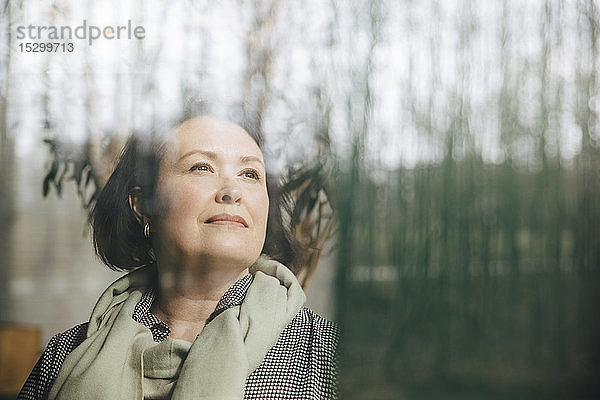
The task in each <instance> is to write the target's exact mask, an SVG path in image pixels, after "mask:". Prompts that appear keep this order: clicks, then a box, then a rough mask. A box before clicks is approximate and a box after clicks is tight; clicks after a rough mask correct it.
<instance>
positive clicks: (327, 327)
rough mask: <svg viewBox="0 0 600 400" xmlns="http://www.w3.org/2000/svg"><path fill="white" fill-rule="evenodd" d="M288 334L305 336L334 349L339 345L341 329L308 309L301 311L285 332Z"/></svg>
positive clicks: (304, 308)
mask: <svg viewBox="0 0 600 400" xmlns="http://www.w3.org/2000/svg"><path fill="white" fill-rule="evenodd" d="M286 331H287V333H288V334H292V335H293V334H294V333H295V334H301V335H302V334H304V335H305V336H306V337H307V338H311V339H312V340H313V341H315V340H316V341H317V342H320V343H322V344H328V345H330V346H332V347H334V346H335V345H337V341H338V338H339V329H338V326H337V324H335V323H333V322H331V321H329V320H328V319H326V318H323V317H322V316H320V315H319V314H317V313H316V312H314V311H313V310H311V309H310V308H308V307H303V308H302V309H300V311H299V312H298V314H296V316H295V317H294V319H292V321H291V322H290V323H289V325H288V326H287V327H286V329H285V330H284V333H286ZM332 349H333V348H332Z"/></svg>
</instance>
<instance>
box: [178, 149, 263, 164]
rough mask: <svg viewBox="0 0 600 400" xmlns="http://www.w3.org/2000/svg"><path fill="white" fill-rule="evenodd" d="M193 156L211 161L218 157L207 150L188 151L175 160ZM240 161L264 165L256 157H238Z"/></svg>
mask: <svg viewBox="0 0 600 400" xmlns="http://www.w3.org/2000/svg"><path fill="white" fill-rule="evenodd" d="M194 154H201V155H203V156H206V157H208V158H210V159H211V160H216V159H217V158H219V156H218V155H217V153H215V152H214V151H208V150H192V151H188V152H187V153H185V154H184V155H182V156H181V157H179V160H177V161H178V162H179V161H181V160H183V159H184V158H187V157H189V156H192V155H194ZM240 161H241V162H243V163H247V162H252V161H254V162H258V163H259V164H261V165H262V166H263V168H264V166H265V164H264V162H263V161H262V160H261V159H260V158H258V157H257V156H241V157H240Z"/></svg>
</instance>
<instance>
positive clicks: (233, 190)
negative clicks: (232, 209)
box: [215, 183, 242, 204]
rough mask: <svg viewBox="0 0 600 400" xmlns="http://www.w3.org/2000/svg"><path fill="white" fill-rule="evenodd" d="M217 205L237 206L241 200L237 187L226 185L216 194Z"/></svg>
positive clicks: (240, 193)
mask: <svg viewBox="0 0 600 400" xmlns="http://www.w3.org/2000/svg"><path fill="white" fill-rule="evenodd" d="M215 200H216V201H217V203H224V204H237V203H240V202H241V200H242V192H241V191H240V189H239V188H238V187H237V186H234V185H232V184H231V183H227V184H225V185H223V187H222V188H221V189H220V190H219V191H218V192H217V196H216V199H215Z"/></svg>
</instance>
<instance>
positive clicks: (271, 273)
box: [49, 256, 306, 400]
mask: <svg viewBox="0 0 600 400" xmlns="http://www.w3.org/2000/svg"><path fill="white" fill-rule="evenodd" d="M250 272H251V273H252V274H253V275H254V278H253V280H252V283H251V285H250V287H249V289H248V292H247V293H246V297H245V299H244V301H243V303H242V305H241V306H236V307H231V308H228V309H226V310H225V311H223V312H222V313H220V314H219V315H218V316H217V317H216V318H215V319H213V320H212V321H211V322H210V323H209V324H207V325H206V326H205V327H204V330H203V331H202V332H201V333H200V335H198V337H197V338H196V340H195V341H194V343H189V342H187V341H184V340H177V339H171V338H168V339H166V340H164V341H163V342H161V343H156V342H154V341H153V340H152V334H151V332H150V330H149V329H148V328H146V327H145V326H143V325H142V324H140V323H138V322H136V321H134V320H133V318H132V315H133V311H134V308H135V306H136V305H137V303H138V302H139V301H140V299H141V297H142V294H143V293H144V291H145V290H146V289H147V288H148V286H149V285H151V275H152V272H151V271H150V270H149V269H148V268H142V269H138V270H136V271H134V272H131V273H129V274H127V275H125V276H123V277H122V278H120V279H118V280H117V281H115V282H114V283H113V284H112V285H110V286H109V287H108V289H106V291H105V292H104V293H103V294H102V296H101V297H100V299H99V300H98V302H97V304H96V306H95V307H94V310H93V312H92V316H91V317H90V322H89V327H88V331H87V338H86V340H84V341H83V343H81V344H80V345H79V346H77V348H76V349H75V350H73V351H72V352H71V353H70V354H69V355H68V356H67V358H66V360H65V362H64V363H63V365H62V368H61V370H60V372H59V374H58V377H57V378H56V381H55V382H54V385H53V386H52V389H51V390H50V395H49V399H51V400H54V399H60V400H64V399H77V400H79V399H127V400H129V399H143V398H149V399H165V398H167V399H168V398H172V399H173V400H184V399H241V398H243V396H244V387H245V382H246V378H247V377H248V375H250V374H251V373H252V372H253V371H254V370H255V369H256V368H257V367H258V366H259V365H260V363H261V362H262V360H263V358H264V356H265V354H266V353H267V352H268V351H269V349H270V348H271V347H273V345H274V344H275V342H276V341H277V339H278V337H279V334H280V333H281V332H282V331H283V329H284V328H285V326H286V325H287V324H288V323H289V322H290V321H291V320H292V318H293V317H294V316H295V315H296V314H297V313H298V311H299V310H300V308H301V307H302V305H303V304H304V301H305V299H306V297H305V295H304V292H303V291H302V288H301V287H300V284H299V283H298V281H297V280H296V277H295V276H294V274H293V273H292V272H291V271H290V270H289V269H287V268H286V267H285V266H283V265H282V264H280V263H278V262H276V261H273V260H269V259H267V258H265V257H263V256H261V257H260V258H259V259H258V260H257V261H256V263H255V264H254V265H253V266H252V267H251V268H250Z"/></svg>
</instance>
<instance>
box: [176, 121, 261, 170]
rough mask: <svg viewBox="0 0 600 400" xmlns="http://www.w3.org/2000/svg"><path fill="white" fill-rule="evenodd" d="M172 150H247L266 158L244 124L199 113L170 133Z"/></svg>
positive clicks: (240, 151)
mask: <svg viewBox="0 0 600 400" xmlns="http://www.w3.org/2000/svg"><path fill="white" fill-rule="evenodd" d="M169 142H170V144H172V146H169V150H168V152H169V153H171V154H173V153H174V154H173V155H174V156H177V155H182V154H185V153H187V152H189V151H193V150H209V151H216V152H219V151H221V152H224V153H231V154H237V153H243V154H242V155H253V156H257V157H259V158H260V159H261V160H262V159H263V156H262V152H261V150H260V148H259V147H258V144H257V143H256V142H255V141H254V139H252V137H251V136H250V134H248V132H246V130H244V128H242V127H241V126H239V125H237V124H236V123H234V122H231V121H225V120H220V119H217V118H214V117H209V116H198V117H194V118H191V119H188V120H186V121H183V122H182V123H181V124H179V125H178V126H177V127H176V128H175V129H174V130H173V132H172V134H171V135H170V140H169Z"/></svg>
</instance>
